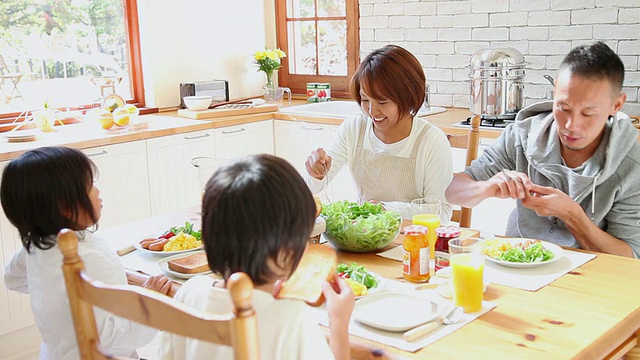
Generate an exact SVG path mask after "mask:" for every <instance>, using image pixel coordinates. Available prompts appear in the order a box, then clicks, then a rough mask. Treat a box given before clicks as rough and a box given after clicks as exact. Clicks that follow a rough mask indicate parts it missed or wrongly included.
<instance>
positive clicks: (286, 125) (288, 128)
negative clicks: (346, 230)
mask: <svg viewBox="0 0 640 360" xmlns="http://www.w3.org/2000/svg"><path fill="white" fill-rule="evenodd" d="M335 129H337V126H334V125H328V124H317V123H305V122H298V121H295V122H294V121H283V120H275V121H274V134H275V140H276V155H277V156H280V157H281V158H284V159H285V160H287V161H288V162H289V163H291V165H293V166H294V167H295V168H296V170H298V172H299V173H300V174H302V175H303V176H305V174H306V172H307V170H306V168H305V162H306V161H307V157H308V156H309V154H310V153H311V151H313V150H316V149H317V148H326V147H327V146H329V145H330V144H331V141H332V136H333V134H334V133H335ZM326 195H327V197H328V198H329V200H331V201H337V200H352V201H356V200H357V193H356V192H355V186H354V185H353V181H352V180H351V173H350V172H349V168H348V167H347V166H345V167H344V168H343V169H342V170H340V172H339V173H338V175H336V177H335V178H334V179H333V180H332V181H331V183H330V184H329V186H328V189H327V194H326ZM323 201H326V200H323Z"/></svg>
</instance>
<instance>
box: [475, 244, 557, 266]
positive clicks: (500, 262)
mask: <svg viewBox="0 0 640 360" xmlns="http://www.w3.org/2000/svg"><path fill="white" fill-rule="evenodd" d="M500 240H508V241H510V242H520V241H523V240H527V239H525V238H504V239H500ZM529 240H533V239H529ZM540 242H541V243H542V246H544V247H545V248H546V249H548V250H550V251H551V252H552V253H553V258H551V259H550V260H547V261H542V262H533V263H518V262H511V261H504V260H498V259H494V258H492V257H491V256H488V255H485V258H486V259H487V260H488V261H491V262H493V263H496V264H498V265H502V266H506V267H512V268H530V267H536V266H541V265H546V264H551V263H553V262H556V261H558V260H560V259H561V258H562V257H563V256H564V252H563V251H562V248H561V247H560V246H558V245H556V244H553V243H550V242H547V241H542V240H540Z"/></svg>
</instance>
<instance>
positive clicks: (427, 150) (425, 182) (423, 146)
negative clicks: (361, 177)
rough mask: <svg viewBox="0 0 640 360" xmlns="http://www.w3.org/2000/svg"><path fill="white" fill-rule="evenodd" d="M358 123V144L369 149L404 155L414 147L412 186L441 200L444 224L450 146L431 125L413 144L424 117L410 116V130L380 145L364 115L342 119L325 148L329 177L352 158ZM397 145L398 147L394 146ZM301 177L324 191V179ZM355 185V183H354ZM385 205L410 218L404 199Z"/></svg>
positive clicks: (448, 211)
mask: <svg viewBox="0 0 640 360" xmlns="http://www.w3.org/2000/svg"><path fill="white" fill-rule="evenodd" d="M362 122H366V131H365V137H364V139H363V142H362V147H363V148H364V149H368V150H371V151H375V152H379V153H385V154H387V155H391V156H397V157H402V158H408V157H410V156H411V153H412V151H413V148H414V147H415V146H418V154H417V157H416V171H415V174H416V175H415V186H416V190H417V192H418V194H420V196H421V197H424V198H435V199H439V200H440V201H442V212H441V216H440V218H441V223H442V224H446V223H448V222H449V220H450V219H451V212H452V211H451V206H450V205H449V204H448V203H447V200H446V198H445V195H444V192H445V190H446V189H447V186H449V183H450V182H451V179H452V178H453V166H452V161H451V145H450V144H449V140H447V136H446V135H445V134H444V132H443V131H442V130H440V129H439V128H438V127H436V126H431V127H430V128H429V130H427V133H426V134H425V135H424V136H423V137H422V141H421V142H420V143H417V142H416V141H417V139H418V134H419V133H420V131H421V130H422V129H423V128H424V127H425V126H428V124H429V122H428V121H427V120H425V119H422V118H418V117H414V118H413V124H412V127H411V132H410V133H409V136H408V137H407V138H406V139H403V140H401V143H402V144H399V143H395V144H384V143H382V142H381V141H380V140H378V139H377V138H376V137H375V136H376V135H375V134H374V132H373V124H372V122H371V121H370V120H369V119H368V118H367V117H366V116H365V115H362V114H360V115H356V116H355V117H352V118H349V119H346V120H345V121H343V122H342V124H341V125H340V126H339V127H338V130H337V134H336V136H335V137H334V139H332V144H331V145H330V146H328V147H327V148H325V151H326V152H327V154H329V156H331V158H332V160H331V168H330V169H329V173H328V176H329V179H330V180H331V179H333V178H334V177H335V176H336V174H337V173H338V171H340V169H342V167H343V166H344V165H345V164H348V165H351V164H352V163H353V161H354V155H355V152H356V145H357V143H358V134H359V129H360V127H361V126H362ZM398 145H400V148H398ZM305 179H306V181H307V184H308V185H309V188H310V189H311V191H312V192H313V193H317V192H320V191H322V190H324V187H325V185H326V181H325V180H318V179H315V178H313V177H312V176H309V174H307V173H305ZM380 181H392V179H380ZM356 186H359V185H358V184H356ZM384 205H385V207H386V208H392V209H397V210H400V211H401V212H402V214H403V217H405V218H408V219H410V218H411V204H410V203H407V202H399V201H393V202H389V201H387V202H385V204H384Z"/></svg>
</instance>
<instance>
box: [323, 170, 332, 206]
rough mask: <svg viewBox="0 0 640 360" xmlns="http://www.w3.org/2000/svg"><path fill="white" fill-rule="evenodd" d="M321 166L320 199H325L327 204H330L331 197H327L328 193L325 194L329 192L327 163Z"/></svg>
mask: <svg viewBox="0 0 640 360" xmlns="http://www.w3.org/2000/svg"><path fill="white" fill-rule="evenodd" d="M322 167H323V168H324V191H323V194H322V200H323V202H324V201H326V203H327V204H330V203H331V199H329V195H327V193H328V192H329V170H327V164H322Z"/></svg>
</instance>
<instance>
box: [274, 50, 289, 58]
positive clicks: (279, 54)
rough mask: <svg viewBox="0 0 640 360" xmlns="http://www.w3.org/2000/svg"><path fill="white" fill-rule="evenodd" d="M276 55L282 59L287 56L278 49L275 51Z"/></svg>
mask: <svg viewBox="0 0 640 360" xmlns="http://www.w3.org/2000/svg"><path fill="white" fill-rule="evenodd" d="M275 52H276V54H278V56H279V57H281V58H283V57H287V54H285V53H284V51H282V50H280V49H276V50H275Z"/></svg>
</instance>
